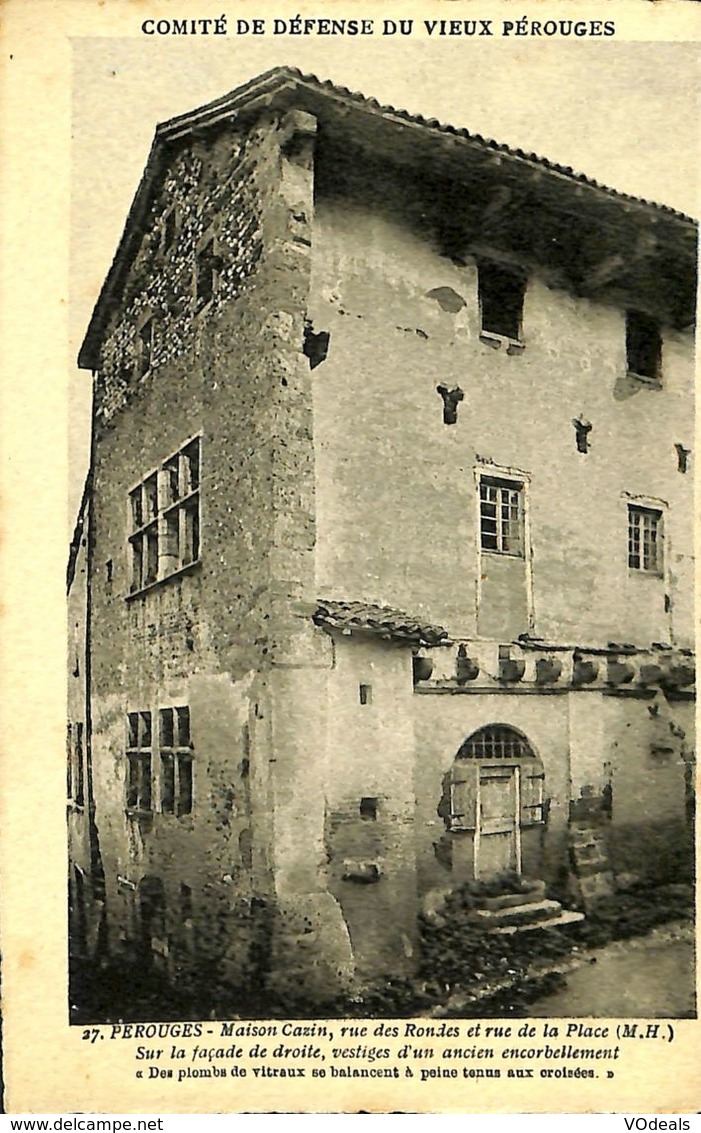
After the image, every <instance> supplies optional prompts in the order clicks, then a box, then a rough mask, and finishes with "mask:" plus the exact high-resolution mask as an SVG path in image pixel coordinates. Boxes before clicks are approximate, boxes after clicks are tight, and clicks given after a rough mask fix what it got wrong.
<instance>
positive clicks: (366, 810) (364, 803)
mask: <svg viewBox="0 0 701 1133" xmlns="http://www.w3.org/2000/svg"><path fill="white" fill-rule="evenodd" d="M359 809H360V817H361V818H364V819H366V821H368V822H375V821H376V820H377V799H375V798H370V797H365V798H362V799H361V800H360V808H359Z"/></svg>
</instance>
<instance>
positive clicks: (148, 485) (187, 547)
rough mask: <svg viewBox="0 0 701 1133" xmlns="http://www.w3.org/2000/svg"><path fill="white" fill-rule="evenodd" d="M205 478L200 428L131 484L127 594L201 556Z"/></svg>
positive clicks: (183, 568)
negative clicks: (203, 479) (202, 494)
mask: <svg viewBox="0 0 701 1133" xmlns="http://www.w3.org/2000/svg"><path fill="white" fill-rule="evenodd" d="M174 472H175V479H174V478H173V473H174ZM201 484H202V433H201V432H199V433H195V434H194V436H191V437H189V438H188V440H187V441H185V442H184V444H182V445H180V447H179V448H177V449H176V450H175V452H172V453H171V454H170V455H169V456H167V457H166V459H165V460H163V461H161V463H160V464H159V465H158V466H157V467H156V468H153V469H151V471H150V472H149V473H148V474H147V475H146V476H144V477H143V479H142V480H140V481H139V482H138V483H137V484H135V485H134V486H133V487H132V488H130V489H129V491H128V493H127V553H128V558H129V563H128V571H127V575H128V578H129V593H128V594H127V595H126V597H127V598H133V597H134V596H135V595H137V594H142V593H143V592H144V591H145V590H149V589H150V588H151V587H152V586H156V585H158V584H159V583H161V582H165V581H167V580H168V579H170V578H174V577H176V576H177V575H179V574H181V573H182V572H183V571H186V570H189V569H191V568H192V567H194V566H196V565H197V564H198V563H199V562H200V560H201V552H202V542H201V531H202V517H201Z"/></svg>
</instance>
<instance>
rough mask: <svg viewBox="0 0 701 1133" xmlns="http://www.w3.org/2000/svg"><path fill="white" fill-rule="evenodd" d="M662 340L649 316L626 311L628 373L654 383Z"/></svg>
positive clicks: (657, 374)
mask: <svg viewBox="0 0 701 1133" xmlns="http://www.w3.org/2000/svg"><path fill="white" fill-rule="evenodd" d="M661 358H662V338H661V335H660V328H659V326H658V324H657V322H656V321H655V319H651V318H650V316H649V315H643V314H642V313H641V312H640V311H628V314H627V315H626V365H627V368H628V373H630V374H635V375H637V377H639V378H648V379H649V380H651V381H654V380H656V379H658V378H659V376H660V364H661Z"/></svg>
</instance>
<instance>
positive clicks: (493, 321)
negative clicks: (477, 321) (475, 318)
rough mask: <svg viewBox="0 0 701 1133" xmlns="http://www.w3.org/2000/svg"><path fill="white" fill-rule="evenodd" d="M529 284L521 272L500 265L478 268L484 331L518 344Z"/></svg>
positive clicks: (493, 264) (483, 265)
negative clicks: (514, 340) (527, 285)
mask: <svg viewBox="0 0 701 1133" xmlns="http://www.w3.org/2000/svg"><path fill="white" fill-rule="evenodd" d="M525 293H526V280H525V278H524V276H523V275H522V273H521V272H519V271H517V270H515V269H514V268H509V267H504V266H502V265H501V264H495V263H481V264H480V265H479V302H480V312H481V318H482V330H483V331H488V332H490V333H491V334H500V335H503V336H504V337H505V338H512V339H516V340H519V339H520V337H521V320H522V316H523V300H524V296H525Z"/></svg>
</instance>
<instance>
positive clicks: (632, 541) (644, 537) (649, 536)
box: [628, 504, 662, 574]
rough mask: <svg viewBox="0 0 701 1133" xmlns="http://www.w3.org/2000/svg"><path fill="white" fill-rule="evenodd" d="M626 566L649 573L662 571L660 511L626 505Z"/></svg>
mask: <svg viewBox="0 0 701 1133" xmlns="http://www.w3.org/2000/svg"><path fill="white" fill-rule="evenodd" d="M628 566H629V567H631V568H632V569H633V570H642V571H647V572H648V573H649V574H661V573H662V512H661V511H659V510H658V509H656V508H648V507H637V506H633V505H632V504H631V505H629V507H628Z"/></svg>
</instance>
